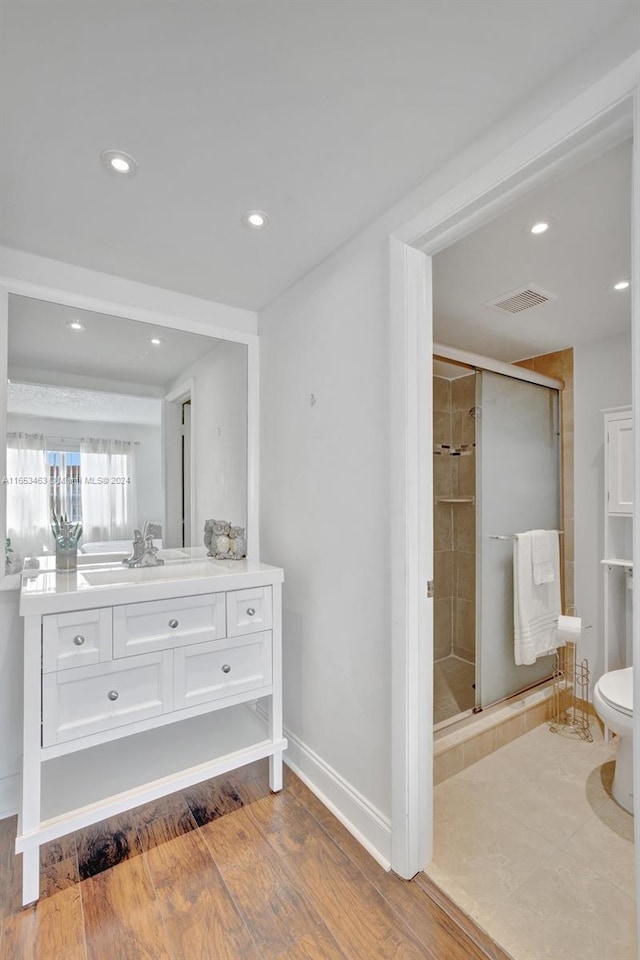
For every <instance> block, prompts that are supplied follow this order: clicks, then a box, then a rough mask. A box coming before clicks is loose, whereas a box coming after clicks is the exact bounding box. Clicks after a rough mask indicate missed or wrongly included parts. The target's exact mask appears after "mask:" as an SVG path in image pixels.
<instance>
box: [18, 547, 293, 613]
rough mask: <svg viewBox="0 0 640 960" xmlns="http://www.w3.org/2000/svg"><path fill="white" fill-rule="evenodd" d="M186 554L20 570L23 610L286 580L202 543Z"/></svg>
mask: <svg viewBox="0 0 640 960" xmlns="http://www.w3.org/2000/svg"><path fill="white" fill-rule="evenodd" d="M184 552H185V553H186V554H187V555H189V558H188V559H184V560H172V561H169V560H167V561H166V562H165V563H164V564H163V565H162V566H158V567H134V568H129V567H126V566H124V564H122V563H121V562H120V561H117V562H108V563H83V564H81V565H79V567H78V570H77V571H76V572H75V573H56V571H55V558H50V557H47V558H46V560H47V561H53V563H51V562H49V563H46V564H44V569H40V570H26V571H24V572H23V573H22V584H21V588H20V615H21V616H23V617H24V616H31V615H41V614H45V613H65V612H68V611H71V610H87V609H90V608H92V607H102V606H113V605H116V604H121V603H140V602H143V601H145V600H164V599H168V598H170V597H189V596H197V595H198V594H202V593H213V592H215V591H222V590H242V589H244V588H249V587H258V586H266V585H268V584H270V583H282V581H283V580H284V571H283V570H282V569H281V568H280V567H272V566H270V565H269V564H266V563H259V562H258V561H257V560H214V559H212V558H210V557H206V556H202V549H201V548H194V549H193V550H185V551H184Z"/></svg>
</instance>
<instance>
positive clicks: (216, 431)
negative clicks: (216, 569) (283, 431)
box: [173, 343, 248, 546]
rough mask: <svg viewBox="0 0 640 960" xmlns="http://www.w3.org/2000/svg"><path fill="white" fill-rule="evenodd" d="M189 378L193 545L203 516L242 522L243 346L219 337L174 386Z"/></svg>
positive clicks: (244, 511)
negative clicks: (193, 509)
mask: <svg viewBox="0 0 640 960" xmlns="http://www.w3.org/2000/svg"><path fill="white" fill-rule="evenodd" d="M186 379H192V380H193V392H192V398H191V402H192V409H191V446H192V449H193V466H194V470H193V489H194V500H195V524H194V527H195V529H193V530H192V531H191V533H192V543H193V545H194V546H198V545H200V546H201V545H202V536H203V531H204V524H205V521H206V520H208V519H209V518H215V519H216V520H229V521H230V522H231V523H232V524H234V526H241V527H245V528H246V525H247V384H248V377H247V348H246V347H245V346H244V345H242V344H239V343H221V344H219V345H218V346H216V347H214V349H212V350H211V351H210V352H209V353H207V354H206V355H205V356H204V357H203V358H202V360H199V361H198V362H197V363H195V364H193V365H192V366H191V367H189V368H188V369H187V370H185V371H184V372H183V373H182V374H181V375H180V376H179V377H178V378H177V379H176V381H175V383H174V385H173V386H175V387H177V386H179V385H180V384H181V383H183V382H184V381H185V380H186Z"/></svg>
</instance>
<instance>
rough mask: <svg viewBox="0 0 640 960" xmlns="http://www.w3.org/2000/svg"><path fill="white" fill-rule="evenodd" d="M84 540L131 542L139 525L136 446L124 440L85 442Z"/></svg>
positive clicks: (82, 455) (82, 470) (82, 471)
mask: <svg viewBox="0 0 640 960" xmlns="http://www.w3.org/2000/svg"><path fill="white" fill-rule="evenodd" d="M80 476H81V479H82V526H83V531H84V532H83V536H82V541H81V542H84V543H89V542H91V541H93V540H130V539H131V538H132V536H133V530H134V528H135V527H136V526H137V525H138V517H137V510H136V478H135V447H134V445H133V444H132V443H129V442H126V441H123V440H95V439H91V438H89V439H83V440H82V441H81V443H80Z"/></svg>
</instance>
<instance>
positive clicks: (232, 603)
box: [16, 560, 286, 903]
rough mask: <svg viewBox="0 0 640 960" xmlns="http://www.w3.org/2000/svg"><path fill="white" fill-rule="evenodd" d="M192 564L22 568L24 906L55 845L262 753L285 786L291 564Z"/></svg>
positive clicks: (19, 848) (275, 784)
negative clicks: (284, 602)
mask: <svg viewBox="0 0 640 960" xmlns="http://www.w3.org/2000/svg"><path fill="white" fill-rule="evenodd" d="M192 569H193V570H194V576H193V577H192V578H191V577H189V570H190V567H189V565H188V564H186V565H185V564H184V563H183V564H180V565H179V566H178V565H177V566H176V570H175V577H176V579H175V581H174V580H172V579H171V572H172V571H171V570H169V571H167V568H166V567H164V568H160V570H161V571H162V574H161V576H160V575H158V580H154V579H153V577H154V574H153V572H152V571H150V570H148V569H147V570H144V571H139V570H127V569H124V568H123V569H122V570H116V569H114V570H113V571H112V574H113V575H112V577H111V578H109V577H108V576H107V577H106V578H105V583H106V585H104V586H100V585H98V586H94V585H92V583H94V582H95V581H97V582H99V581H100V576H101V574H100V573H95V571H94V572H93V574H91V573H89V572H87V573H86V574H84V573H83V572H82V571H79V572H78V574H77V575H75V576H73V577H69V576H62V577H61V576H57V577H56V574H55V573H54V572H45V573H40V574H38V575H34V576H25V577H24V580H23V586H22V591H21V607H20V612H21V615H22V616H23V617H24V618H25V619H24V624H25V631H24V641H25V644H24V663H25V673H24V675H25V700H24V763H23V797H22V809H21V816H20V823H19V828H18V837H17V840H16V852H21V853H22V854H23V862H24V882H23V900H24V903H29V902H31V901H33V900H36V899H37V898H38V895H39V847H40V845H41V844H42V843H44V842H46V841H49V840H52V839H54V838H55V837H59V836H62V835H64V834H67V833H70V832H72V831H73V830H76V829H79V828H80V827H84V826H86V825H87V824H90V823H94V822H96V821H98V820H103V819H106V818H107V817H110V816H112V815H114V814H116V813H120V812H122V811H123V810H126V809H128V808H130V807H134V806H138V805H140V804H142V803H146V802H147V801H149V800H153V799H156V798H157V797H160V796H163V795H165V794H168V793H172V792H174V791H176V790H180V789H183V788H184V787H186V786H189V785H190V784H193V783H196V782H199V781H202V780H206V779H208V778H210V777H213V776H215V775H216V774H219V773H223V772H226V771H228V770H231V769H233V768H235V767H239V766H242V765H243V764H246V763H251V762H252V761H254V760H258V759H261V758H264V757H269V758H270V769H269V772H270V786H271V789H272V790H274V791H276V790H280V789H281V788H282V752H283V750H284V749H285V748H286V741H285V740H284V739H283V736H282V682H281V674H282V669H281V584H282V581H283V573H282V570H280V569H279V568H276V567H269V566H266V565H265V564H259V563H255V562H253V561H240V562H233V561H230V562H227V563H216V562H214V561H211V563H210V564H209V565H207V563H206V562H205V563H204V564H203V562H202V561H201V560H200V561H199V562H198V563H197V564H194V566H193V568H192ZM203 571H204V573H203ZM103 576H104V574H103ZM92 577H93V580H92ZM119 579H120V580H121V581H122V582H119V583H118V582H114V581H118V580H119ZM261 698H265V706H266V708H267V709H266V715H267V721H266V722H265V720H264V714H265V711H263V710H261V711H258V710H256V701H258V700H260V699H261Z"/></svg>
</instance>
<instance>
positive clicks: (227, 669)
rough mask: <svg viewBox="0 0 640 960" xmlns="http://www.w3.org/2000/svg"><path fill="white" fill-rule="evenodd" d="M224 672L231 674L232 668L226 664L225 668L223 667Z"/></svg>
mask: <svg viewBox="0 0 640 960" xmlns="http://www.w3.org/2000/svg"><path fill="white" fill-rule="evenodd" d="M222 672H223V673H231V667H230V666H229V664H228V663H225V664H224V666H223V668H222Z"/></svg>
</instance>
